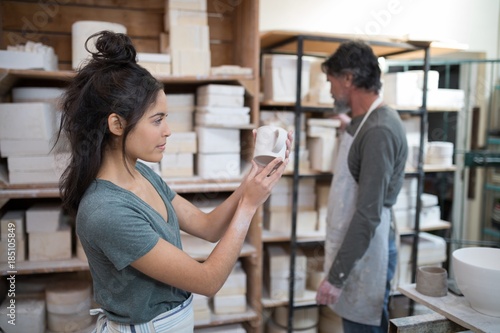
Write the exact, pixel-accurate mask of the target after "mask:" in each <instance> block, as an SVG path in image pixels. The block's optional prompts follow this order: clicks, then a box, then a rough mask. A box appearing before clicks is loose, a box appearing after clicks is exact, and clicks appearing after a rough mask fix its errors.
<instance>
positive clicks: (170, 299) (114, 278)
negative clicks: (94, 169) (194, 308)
mask: <svg viewBox="0 0 500 333" xmlns="http://www.w3.org/2000/svg"><path fill="white" fill-rule="evenodd" d="M136 168H137V170H138V171H139V172H140V173H141V174H142V175H143V176H144V177H145V178H146V179H148V180H149V181H150V182H151V184H152V185H153V186H154V188H155V189H156V190H157V191H158V193H159V194H160V196H161V198H162V199H163V201H164V202H165V205H166V207H167V212H168V221H167V222H165V220H164V219H163V218H162V217H161V215H160V214H159V213H158V212H157V211H156V210H154V209H153V208H152V207H151V206H149V205H148V204H147V203H145V202H144V201H143V200H141V199H140V198H139V197H137V196H136V195H135V194H133V193H132V192H130V191H127V190H125V189H123V188H121V187H119V186H116V185H115V184H113V183H111V182H109V181H106V180H100V179H97V180H96V181H95V182H93V183H92V184H91V185H90V186H89V188H88V189H87V191H86V192H85V194H84V196H83V198H82V200H81V202H80V206H79V208H78V214H77V217H76V233H77V235H78V237H79V238H80V241H81V242H82V245H83V248H84V250H85V253H86V255H87V258H88V261H89V266H90V273H91V274H92V280H93V284H94V297H95V300H96V302H97V303H99V304H100V305H101V306H102V308H103V309H104V311H105V313H106V315H107V316H108V318H109V319H111V320H114V321H117V322H120V323H142V322H147V321H149V320H151V319H153V318H154V317H156V316H157V315H159V314H160V313H163V312H165V311H168V310H170V309H172V308H174V307H176V306H178V305H179V304H181V303H182V302H183V301H184V300H186V299H187V298H188V297H189V295H190V293H189V292H186V291H183V290H181V289H178V288H175V287H172V286H170V285H167V284H164V283H161V282H159V281H157V280H154V279H152V278H150V277H148V276H146V275H145V274H143V273H141V272H139V271H138V270H136V269H135V268H133V267H132V266H130V264H131V263H132V262H134V261H135V260H137V259H139V258H140V257H142V256H143V255H145V254H146V253H148V252H149V251H150V250H151V249H152V248H153V247H154V246H155V245H156V243H157V242H158V240H159V238H160V237H161V238H163V239H165V240H166V241H167V242H169V243H171V244H173V245H175V246H176V247H178V248H179V249H182V244H181V237H180V233H179V222H178V219H177V215H176V214H175V211H174V208H173V206H172V203H171V201H172V200H173V198H174V197H175V195H176V193H175V192H174V191H173V190H172V189H170V187H168V185H167V184H166V183H165V182H164V181H163V180H162V179H161V177H159V176H158V175H157V174H155V173H154V172H153V171H152V170H151V169H150V168H148V167H147V166H145V165H144V164H142V163H140V162H138V163H137V166H136Z"/></svg>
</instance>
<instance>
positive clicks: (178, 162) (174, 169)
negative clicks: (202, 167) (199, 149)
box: [160, 153, 194, 177]
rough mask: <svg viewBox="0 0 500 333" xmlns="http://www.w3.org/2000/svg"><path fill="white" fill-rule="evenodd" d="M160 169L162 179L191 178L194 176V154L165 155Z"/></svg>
mask: <svg viewBox="0 0 500 333" xmlns="http://www.w3.org/2000/svg"><path fill="white" fill-rule="evenodd" d="M160 169H161V176H162V177H191V176H193V175H194V154H192V153H165V154H163V158H162V160H161V162H160Z"/></svg>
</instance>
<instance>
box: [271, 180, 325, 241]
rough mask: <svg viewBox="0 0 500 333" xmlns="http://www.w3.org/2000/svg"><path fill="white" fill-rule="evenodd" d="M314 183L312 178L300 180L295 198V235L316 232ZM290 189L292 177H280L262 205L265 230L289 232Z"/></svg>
mask: <svg viewBox="0 0 500 333" xmlns="http://www.w3.org/2000/svg"><path fill="white" fill-rule="evenodd" d="M315 185H316V181H315V180H314V179H312V178H308V179H301V180H300V183H299V189H298V200H297V229H296V232H297V236H307V235H311V234H317V232H318V212H317V210H316V188H315ZM292 191H293V179H292V178H281V179H280V180H279V181H278V184H276V186H275V187H274V188H273V190H272V192H271V195H270V196H269V199H268V200H267V201H266V204H265V207H264V228H265V229H266V230H269V231H272V232H279V233H284V234H287V235H289V234H290V232H291V226H292V224H291V223H292Z"/></svg>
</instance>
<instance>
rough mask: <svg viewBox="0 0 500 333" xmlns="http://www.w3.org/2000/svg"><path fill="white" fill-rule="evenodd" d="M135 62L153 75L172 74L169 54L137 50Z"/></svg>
mask: <svg viewBox="0 0 500 333" xmlns="http://www.w3.org/2000/svg"><path fill="white" fill-rule="evenodd" d="M137 64H139V65H140V66H142V67H144V68H145V69H147V70H148V71H149V72H150V73H151V74H153V75H170V74H172V69H171V66H170V65H171V59H170V54H165V53H145V52H138V53H137Z"/></svg>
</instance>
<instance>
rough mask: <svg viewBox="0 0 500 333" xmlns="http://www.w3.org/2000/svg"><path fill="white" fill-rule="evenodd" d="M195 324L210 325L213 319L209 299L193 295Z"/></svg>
mask: <svg viewBox="0 0 500 333" xmlns="http://www.w3.org/2000/svg"><path fill="white" fill-rule="evenodd" d="M193 312H194V324H195V326H196V325H204V324H208V323H209V322H210V320H211V318H212V315H211V312H210V305H209V298H208V297H207V296H204V295H200V294H194V293H193Z"/></svg>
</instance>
